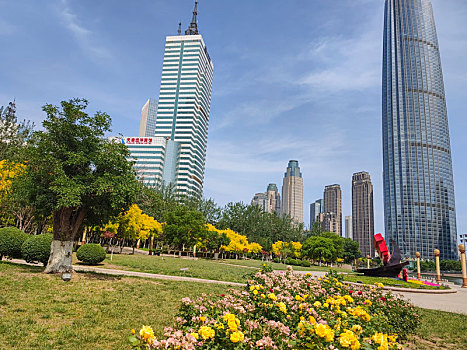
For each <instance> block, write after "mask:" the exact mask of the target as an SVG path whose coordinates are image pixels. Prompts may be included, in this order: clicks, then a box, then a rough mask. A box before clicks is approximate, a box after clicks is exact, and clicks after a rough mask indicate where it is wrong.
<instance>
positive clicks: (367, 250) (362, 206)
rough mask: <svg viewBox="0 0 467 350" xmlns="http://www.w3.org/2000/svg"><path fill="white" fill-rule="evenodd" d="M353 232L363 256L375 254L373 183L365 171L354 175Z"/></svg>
mask: <svg viewBox="0 0 467 350" xmlns="http://www.w3.org/2000/svg"><path fill="white" fill-rule="evenodd" d="M352 234H353V240H354V241H357V242H358V244H359V245H360V251H361V252H362V255H363V256H367V255H370V256H374V253H375V249H374V247H373V236H374V234H375V224H374V210H373V184H372V183H371V178H370V174H368V173H367V172H365V171H362V172H360V173H355V174H353V176H352Z"/></svg>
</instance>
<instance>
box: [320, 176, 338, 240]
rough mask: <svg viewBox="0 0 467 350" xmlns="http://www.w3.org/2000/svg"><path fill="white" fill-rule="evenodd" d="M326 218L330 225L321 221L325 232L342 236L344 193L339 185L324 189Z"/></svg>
mask: <svg viewBox="0 0 467 350" xmlns="http://www.w3.org/2000/svg"><path fill="white" fill-rule="evenodd" d="M323 213H324V214H327V215H325V216H324V218H326V220H329V221H332V222H330V223H329V224H326V222H323V221H321V223H322V225H323V230H325V231H329V232H334V233H337V234H338V235H339V236H342V191H341V187H340V186H339V185H329V186H326V187H325V188H324V210H323Z"/></svg>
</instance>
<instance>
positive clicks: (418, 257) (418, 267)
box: [415, 252, 422, 280]
mask: <svg viewBox="0 0 467 350" xmlns="http://www.w3.org/2000/svg"><path fill="white" fill-rule="evenodd" d="M415 256H416V257H417V278H418V280H420V279H421V278H422V276H421V274H420V253H419V252H416V253H415Z"/></svg>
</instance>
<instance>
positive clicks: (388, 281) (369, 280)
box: [343, 274, 449, 289]
mask: <svg viewBox="0 0 467 350" xmlns="http://www.w3.org/2000/svg"><path fill="white" fill-rule="evenodd" d="M343 277H344V281H348V282H357V281H362V282H363V283H364V284H371V285H373V284H375V283H376V282H380V283H382V284H384V285H385V286H393V287H402V288H414V289H420V285H418V284H416V283H410V282H405V281H399V280H396V279H393V278H386V277H367V276H363V275H356V274H344V275H343ZM423 289H449V287H447V288H446V287H443V286H441V287H440V288H437V287H434V286H424V288H423Z"/></svg>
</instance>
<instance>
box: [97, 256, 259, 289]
mask: <svg viewBox="0 0 467 350" xmlns="http://www.w3.org/2000/svg"><path fill="white" fill-rule="evenodd" d="M103 267H109V268H120V269H125V270H131V271H141V272H149V273H157V274H161V275H172V276H186V277H196V278H204V279H210V280H216V281H228V282H240V283H243V282H246V280H247V278H246V277H245V275H246V274H251V273H254V272H255V270H253V269H249V268H244V267H237V266H229V265H221V264H219V263H218V262H215V261H212V260H205V259H198V260H192V259H180V258H171V257H160V256H155V255H152V256H149V255H137V254H135V255H125V254H114V255H113V259H112V261H110V255H107V258H106V259H105V261H104V265H103ZM182 268H188V270H187V271H180V269H182Z"/></svg>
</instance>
